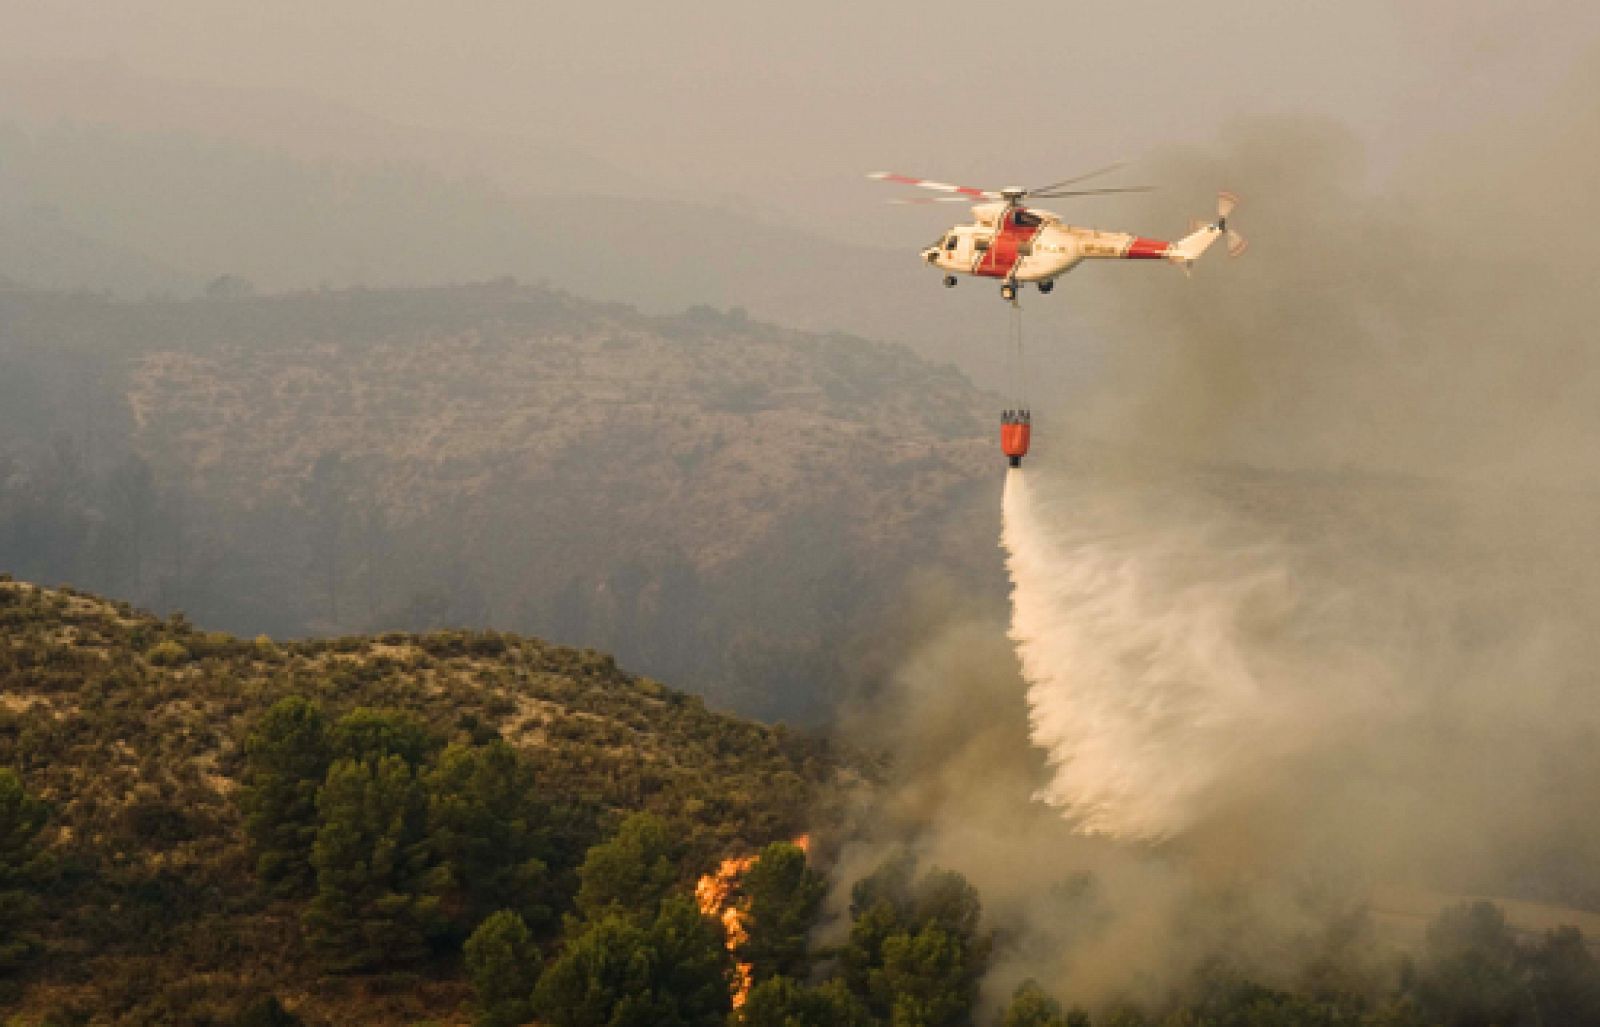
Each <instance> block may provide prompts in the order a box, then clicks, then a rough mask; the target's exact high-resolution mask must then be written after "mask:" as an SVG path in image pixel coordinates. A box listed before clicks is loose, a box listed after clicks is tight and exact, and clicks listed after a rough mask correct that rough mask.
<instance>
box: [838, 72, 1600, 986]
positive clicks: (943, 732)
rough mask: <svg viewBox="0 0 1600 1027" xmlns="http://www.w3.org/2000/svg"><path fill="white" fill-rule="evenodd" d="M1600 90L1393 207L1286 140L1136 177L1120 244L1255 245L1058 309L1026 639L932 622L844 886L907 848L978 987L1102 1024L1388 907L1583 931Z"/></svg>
mask: <svg viewBox="0 0 1600 1027" xmlns="http://www.w3.org/2000/svg"><path fill="white" fill-rule="evenodd" d="M1595 68H1600V61H1596V62H1590V64H1589V65H1588V66H1586V67H1585V68H1584V69H1583V70H1580V71H1579V72H1578V73H1577V74H1576V75H1575V76H1573V77H1572V78H1571V80H1570V81H1568V82H1567V83H1566V85H1565V86H1564V87H1563V88H1562V89H1561V90H1560V91H1559V92H1558V93H1557V94H1556V95H1553V96H1550V97H1548V98H1547V103H1546V105H1545V107H1544V108H1543V109H1542V111H1541V113H1542V115H1543V116H1542V117H1541V118H1537V119H1535V118H1528V117H1521V118H1519V117H1514V116H1512V115H1510V114H1507V115H1506V116H1505V117H1504V118H1503V120H1495V119H1494V118H1493V117H1486V118H1484V119H1482V120H1480V121H1478V122H1476V123H1475V126H1474V128H1473V130H1472V131H1471V132H1467V133H1458V134H1449V133H1440V134H1439V135H1437V136H1436V137H1434V138H1431V139H1424V140H1419V141H1418V143H1417V145H1416V148H1415V150H1414V152H1413V155H1412V158H1411V159H1410V160H1409V161H1408V162H1406V163H1404V164H1402V165H1401V166H1398V167H1394V168H1389V169H1385V170H1384V171H1383V172H1382V173H1377V172H1374V171H1373V170H1371V169H1368V168H1367V167H1366V166H1365V163H1364V156H1363V153H1362V147H1361V144H1360V142H1359V140H1358V137H1357V135H1356V134H1355V133H1354V132H1352V131H1351V130H1349V129H1347V128H1346V127H1344V126H1341V125H1339V124H1338V123H1336V122H1333V121H1329V120H1322V119H1317V118H1309V117H1299V116H1276V117H1258V118H1249V119H1244V120H1241V121H1239V122H1238V123H1236V124H1235V125H1234V126H1233V127H1232V128H1231V129H1230V130H1229V131H1228V132H1227V133H1225V134H1224V135H1223V137H1222V138H1220V139H1219V140H1218V141H1217V143H1216V144H1215V145H1214V146H1212V147H1209V148H1194V149H1183V150H1174V151H1172V152H1169V153H1166V154H1163V155H1160V156H1159V157H1157V158H1156V160H1155V161H1154V164H1155V170H1154V171H1153V172H1152V175H1151V177H1153V178H1154V179H1156V180H1159V181H1161V182H1163V184H1167V183H1172V184H1173V186H1172V187H1171V188H1168V189H1166V190H1165V191H1164V193H1163V194H1161V195H1162V196H1164V197H1166V199H1163V200H1158V201H1157V202H1158V203H1162V204H1167V205H1168V206H1167V209H1164V210H1162V209H1155V210H1151V209H1148V208H1147V209H1145V210H1144V211H1143V213H1142V214H1141V217H1143V218H1147V219H1148V220H1149V222H1150V223H1151V224H1152V225H1159V224H1172V223H1176V224H1182V219H1183V218H1184V217H1187V216H1192V215H1195V214H1199V213H1202V211H1197V210H1194V209H1192V208H1193V206H1194V201H1195V198H1196V197H1200V196H1206V195H1209V194H1211V193H1212V192H1214V190H1215V189H1216V188H1218V187H1228V188H1231V189H1234V190H1235V191H1237V192H1239V193H1241V194H1242V195H1243V196H1244V199H1245V202H1244V204H1243V205H1242V206H1241V207H1240V208H1239V211H1238V213H1237V215H1236V216H1235V222H1236V224H1237V227H1239V228H1240V229H1241V230H1242V231H1244V232H1245V233H1246V234H1247V235H1248V236H1249V237H1250V239H1251V243H1252V247H1251V250H1250V252H1249V254H1248V255H1247V256H1246V257H1245V258H1244V259H1243V260H1241V261H1238V262H1234V263H1225V262H1222V261H1216V262H1215V264H1202V265H1200V266H1199V267H1198V268H1197V269H1196V274H1195V279H1194V281H1193V282H1184V281H1183V280H1182V279H1181V278H1179V277H1177V276H1174V275H1170V274H1163V273H1161V270H1160V269H1156V268H1149V267H1144V266H1139V267H1127V268H1125V267H1120V266H1117V267H1091V268H1085V269H1083V270H1081V271H1079V272H1076V273H1075V274H1074V276H1073V278H1072V280H1070V281H1069V282H1067V283H1064V286H1063V287H1064V288H1069V289H1073V290H1077V291H1076V292H1075V293H1074V295H1075V296H1076V297H1077V299H1078V301H1079V302H1080V303H1081V304H1082V307H1081V309H1082V310H1083V312H1084V313H1086V314H1087V315H1089V316H1090V318H1091V320H1093V321H1094V322H1095V331H1096V334H1097V335H1099V336H1100V337H1101V338H1102V339H1106V340H1111V341H1110V342H1108V344H1107V348H1106V350H1105V353H1104V356H1103V358H1102V361H1101V366H1100V367H1099V368H1098V370H1097V373H1096V374H1095V375H1094V377H1093V379H1092V380H1089V381H1086V382H1084V383H1083V384H1082V386H1081V389H1080V391H1079V392H1078V394H1076V395H1075V396H1074V397H1072V403H1071V405H1070V406H1068V405H1067V404H1066V403H1062V404H1061V407H1060V408H1059V409H1050V407H1049V405H1048V403H1046V404H1036V406H1043V409H1037V410H1036V416H1035V420H1036V424H1038V425H1039V429H1040V430H1039V431H1038V432H1037V433H1036V436H1035V454H1034V455H1033V456H1032V457H1030V458H1029V460H1030V465H1029V467H1028V468H1027V469H1026V470H1025V471H1023V472H1021V473H1018V472H1011V473H1010V474H1009V475H1008V481H1007V484H1006V492H1005V497H1004V526H1003V545H1004V552H1005V558H1006V564H1007V570H1008V572H1009V575H1010V581H1011V588H1012V592H1011V601H1012V602H1011V608H1010V610H1009V627H1006V626H1004V625H997V624H995V623H994V622H993V621H992V620H991V619H989V617H988V614H987V613H982V612H975V611H973V610H971V609H969V608H967V607H966V606H964V605H963V604H961V603H959V602H956V603H951V604H947V607H946V608H945V609H944V610H943V612H942V614H938V612H937V611H930V612H929V613H928V618H929V619H928V625H927V629H926V632H925V636H924V641H923V642H922V643H921V644H920V645H918V646H915V647H913V649H912V654H911V656H910V657H908V658H907V659H906V660H905V661H904V662H903V663H902V665H901V668H900V671H899V673H898V674H897V675H896V677H895V681H894V684H893V686H892V688H891V690H890V693H889V695H888V696H886V697H885V703H886V705H892V706H893V708H894V710H895V711H896V716H895V717H893V718H890V717H878V718H871V717H869V718H867V719H866V721H865V723H866V724H868V725H870V727H871V730H873V731H876V732H879V734H878V735H877V737H876V739H875V740H877V741H878V742H880V743H883V741H884V740H885V739H887V745H888V747H889V748H890V749H892V750H893V751H894V752H895V753H896V755H897V757H898V762H897V763H896V772H897V780H896V781H895V782H894V783H893V786H892V787H891V789H890V795H889V797H888V798H887V799H886V800H885V803H884V805H885V810H884V815H883V816H881V817H880V818H879V819H878V820H877V821H876V822H875V824H874V827H873V830H872V831H871V832H869V833H868V836H867V837H866V838H864V839H863V840H862V841H861V842H860V843H859V846H858V849H859V851H858V852H857V853H856V854H855V855H854V857H853V858H854V863H853V864H852V863H851V862H849V861H848V860H847V862H846V864H845V869H844V871H843V873H842V875H841V876H842V877H848V876H849V874H850V872H851V867H852V866H855V867H860V866H862V865H865V864H866V863H868V862H870V860H869V858H868V854H870V853H871V852H874V851H881V850H882V849H883V848H885V847H887V846H888V845H890V844H893V843H901V844H910V845H911V846H912V847H913V848H914V849H915V850H916V851H917V852H919V853H920V854H922V855H923V856H924V857H925V858H927V859H929V860H930V861H933V862H938V863H941V864H943V865H945V866H950V867H953V868H954V869H957V870H960V871H961V872H963V873H966V874H968V875H969V876H970V877H971V878H972V879H973V881H974V883H975V884H977V885H978V886H979V888H980V889H981V890H982V891H983V894H984V898H985V902H986V907H987V909H988V912H989V914H990V917H991V922H993V923H994V924H996V925H997V926H999V927H1001V928H1002V929H1003V930H1005V931H1006V932H1007V939H1008V944H1007V945H1006V946H1004V947H1003V950H1002V951H1003V953H1004V958H1003V959H1002V961H1001V964H1000V966H999V968H998V969H997V970H996V972H995V979H994V981H993V982H992V983H993V986H994V989H995V993H996V994H1004V992H1005V989H1006V987H1008V986H1009V984H1010V983H1014V982H1015V981H1016V980H1017V979H1019V978H1020V977H1021V976H1023V975H1024V974H1032V975H1035V976H1038V977H1039V978H1040V979H1041V980H1048V981H1051V982H1052V984H1053V986H1054V987H1055V988H1056V990H1058V993H1060V994H1062V995H1063V997H1070V998H1072V999H1073V1000H1082V1001H1091V1002H1092V1001H1095V1000H1101V999H1106V998H1108V997H1111V996H1115V995H1118V994H1145V995H1149V994H1153V993H1156V992H1159V990H1160V988H1162V987H1164V986H1167V985H1170V984H1172V983H1173V982H1175V981H1177V980H1180V979H1181V978H1182V976H1183V974H1184V973H1185V971H1186V969H1187V968H1192V967H1193V966H1194V965H1195V964H1196V962H1197V961H1198V960H1200V959H1203V958H1205V956H1206V954H1208V953H1212V954H1214V953H1216V952H1217V951H1219V950H1226V951H1228V952H1229V954H1230V955H1232V956H1233V957H1235V958H1236V959H1237V961H1238V962H1239V963H1240V964H1241V965H1243V966H1244V967H1246V968H1247V969H1249V970H1250V972H1254V973H1256V974H1258V976H1260V977H1261V978H1262V979H1267V980H1270V979H1272V978H1273V975H1277V979H1279V980H1283V979H1285V978H1286V976H1287V975H1292V973H1293V966H1292V965H1291V964H1293V963H1294V962H1295V959H1296V958H1297V957H1296V956H1295V953H1296V952H1301V951H1303V946H1301V947H1300V948H1297V947H1296V946H1297V944H1300V943H1301V942H1304V941H1305V939H1308V938H1315V937H1317V936H1319V932H1326V930H1327V928H1328V925H1330V924H1333V923H1336V922H1338V920H1339V918H1340V917H1341V916H1343V915H1345V914H1347V913H1348V912H1349V911H1350V910H1351V909H1352V908H1359V907H1360V906H1361V905H1363V904H1365V903H1366V902H1367V900H1368V899H1369V898H1370V897H1371V896H1372V895H1373V894H1374V893H1375V892H1376V891H1378V890H1380V889H1388V888H1401V889H1429V890H1435V891H1440V892H1448V893H1454V894H1472V895H1491V896H1501V897H1515V898H1524V899H1532V900H1538V901H1543V902H1548V903H1554V904H1560V905H1565V906H1570V907H1578V908H1583V909H1600V826H1597V824H1600V822H1597V821H1596V819H1595V817H1594V816H1593V810H1592V796H1593V794H1594V791H1593V786H1592V782H1593V781H1595V780H1600V703H1597V702H1596V699H1595V696H1596V689H1597V688H1600V677H1597V668H1600V537H1597V536H1596V534H1595V532H1594V530H1593V525H1594V523H1595V521H1596V517H1597V516H1600V495H1597V493H1596V492H1595V488H1596V486H1597V485H1600V465H1597V464H1596V461H1595V456H1596V453H1600V359H1597V357H1596V353H1595V351H1594V347H1593V341H1594V337H1595V328H1594V325H1596V324H1600V298H1597V295H1596V293H1595V291H1594V289H1593V286H1592V283H1591V282H1590V279H1591V278H1592V270H1591V269H1590V267H1589V266H1588V261H1587V258H1586V257H1584V256H1582V252H1583V249H1584V247H1585V246H1586V245H1587V240H1588V239H1591V238H1593V237H1594V236H1595V235H1596V234H1597V232H1600V206H1597V205H1596V200H1595V194H1594V192H1593V190H1592V189H1591V188H1589V187H1588V186H1587V184H1586V183H1587V182H1588V181H1589V180H1590V179H1591V178H1592V176H1593V173H1594V170H1595V167H1596V165H1597V162H1600V80H1597V77H1596V72H1595V70H1594V69H1595ZM1141 202H1142V201H1141ZM1137 223H1138V222H1135V224H1137ZM1563 240H1580V242H1576V243H1573V244H1571V245H1569V244H1567V243H1564V242H1563ZM1091 276H1092V277H1091ZM1034 302H1038V301H1034ZM1031 338H1032V340H1033V341H1032V342H1031V343H1030V344H1037V343H1038V338H1039V336H1038V333H1035V334H1034V335H1033V336H1032V337H1031ZM1073 343H1074V340H1073V339H1062V340H1059V344H1060V345H1063V346H1066V345H1072V344H1073ZM997 461H998V457H997ZM997 473H999V469H998V468H997ZM940 616H942V617H943V620H942V621H941V620H940V619H939V617H940ZM991 632H1003V633H1005V634H1008V635H1009V638H1010V640H1011V642H1012V643H1014V650H1011V651H1006V650H1003V649H1001V648H999V646H998V644H997V643H996V640H995V637H994V635H993V634H991ZM1019 672H1020V673H1019Z"/></svg>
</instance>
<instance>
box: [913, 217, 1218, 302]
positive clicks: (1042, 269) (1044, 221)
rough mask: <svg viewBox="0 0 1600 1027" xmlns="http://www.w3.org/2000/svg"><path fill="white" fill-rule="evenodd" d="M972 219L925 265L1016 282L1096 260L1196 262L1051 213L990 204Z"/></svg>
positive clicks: (930, 251) (1177, 250) (1164, 246)
mask: <svg viewBox="0 0 1600 1027" xmlns="http://www.w3.org/2000/svg"><path fill="white" fill-rule="evenodd" d="M972 213H973V222H972V224H969V225H957V226H955V227H954V228H952V229H950V230H949V231H948V232H946V233H945V234H944V236H943V237H942V238H940V240H939V241H938V242H937V243H935V244H933V245H932V246H929V247H928V248H927V249H925V250H923V251H922V259H923V260H924V261H925V262H926V263H928V264H932V265H933V266H935V267H937V268H939V269H941V270H943V271H946V272H949V273H954V274H967V275H978V276H981V277H984V278H1003V279H1006V280H1008V281H1013V282H1043V281H1048V280H1051V279H1054V278H1057V277H1060V276H1061V275H1064V274H1066V273H1067V272H1068V271H1071V270H1072V269H1073V268H1075V267H1077V266H1078V265H1079V264H1080V263H1082V262H1083V261H1085V260H1089V259H1094V258H1106V259H1113V260H1173V261H1177V262H1184V261H1186V260H1189V259H1193V258H1192V257H1190V256H1189V253H1188V252H1187V250H1186V249H1185V248H1184V247H1182V245H1181V244H1175V243H1170V242H1166V241H1164V240H1161V239H1146V238H1144V237H1142V236H1137V235H1131V234H1129V233H1127V232H1103V231H1100V230H1099V229H1095V228H1081V227H1078V226H1076V225H1069V224H1066V223H1065V222H1063V221H1062V220H1061V218H1060V217H1058V216H1057V215H1055V214H1053V213H1051V212H1050V211H1047V210H1039V209H1036V208H1029V207H1020V206H1012V205H1007V204H1003V203H991V204H980V205H978V206H975V207H973V208H972ZM1185 241H1187V240H1185ZM1196 255H1198V254H1196Z"/></svg>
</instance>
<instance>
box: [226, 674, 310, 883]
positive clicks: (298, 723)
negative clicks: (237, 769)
mask: <svg viewBox="0 0 1600 1027" xmlns="http://www.w3.org/2000/svg"><path fill="white" fill-rule="evenodd" d="M245 753H246V762H245V770H244V788H243V790H242V792H241V795H240V803H241V805H242V807H243V809H244V814H245V832H246V833H247V834H248V835H249V837H250V840H251V842H253V843H254V845H255V850H256V874H257V876H258V877H260V878H261V880H262V882H263V883H265V884H267V885H269V886H270V887H272V888H273V890H275V891H277V892H278V893H279V894H285V895H304V894H308V893H310V891H311V889H312V886H313V885H314V883H315V874H314V872H313V870H312V868H311V847H312V845H313V844H314V843H315V842H316V838H317V826H318V821H317V789H318V788H320V787H322V780H323V778H324V777H326V776H327V773H328V740H327V725H326V721H325V719H324V718H323V715H322V710H321V709H320V708H319V707H318V706H317V705H316V704H315V703H313V702H311V701H310V700H309V699H305V698H303V697H301V696H289V697H287V698H284V699H280V700H278V702H277V703H275V704H274V705H273V707H272V708H271V709H270V710H268V711H267V713H266V716H264V717H262V718H261V722H260V723H259V724H258V725H256V729H255V730H254V731H253V732H251V734H250V738H249V740H248V741H247V742H246V743H245Z"/></svg>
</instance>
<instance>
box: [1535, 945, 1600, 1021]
mask: <svg viewBox="0 0 1600 1027" xmlns="http://www.w3.org/2000/svg"><path fill="white" fill-rule="evenodd" d="M1523 965H1524V975H1525V977H1526V979H1527V983H1528V990H1529V991H1530V992H1531V993H1532V995H1533V1001H1534V1004H1535V1005H1536V1007H1537V1009H1538V1022H1539V1024H1540V1025H1541V1027H1578V1025H1580V1024H1600V965H1597V964H1596V962H1595V958H1594V953H1592V952H1590V951H1589V946H1588V945H1587V944H1585V943H1584V940H1583V932H1581V931H1579V930H1578V929H1577V928H1576V927H1561V928H1557V929H1556V930H1554V931H1550V932H1548V933H1547V934H1546V935H1545V936H1544V938H1543V939H1542V940H1541V941H1540V942H1539V944H1538V945H1537V946H1535V947H1533V948H1532V949H1531V950H1530V951H1528V952H1527V953H1526V954H1525V956H1524V958H1523Z"/></svg>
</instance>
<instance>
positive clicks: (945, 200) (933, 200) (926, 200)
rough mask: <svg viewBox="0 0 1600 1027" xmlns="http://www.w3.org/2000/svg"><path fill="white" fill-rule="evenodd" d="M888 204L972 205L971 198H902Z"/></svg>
mask: <svg viewBox="0 0 1600 1027" xmlns="http://www.w3.org/2000/svg"><path fill="white" fill-rule="evenodd" d="M887 202H889V203H893V204H898V205H901V206H905V205H908V204H922V203H971V202H972V197H970V196H900V197H896V198H895V199H893V200H888V201H887Z"/></svg>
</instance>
